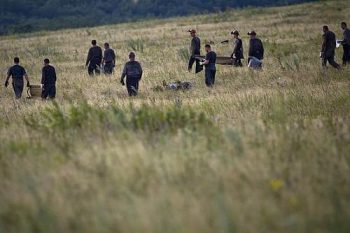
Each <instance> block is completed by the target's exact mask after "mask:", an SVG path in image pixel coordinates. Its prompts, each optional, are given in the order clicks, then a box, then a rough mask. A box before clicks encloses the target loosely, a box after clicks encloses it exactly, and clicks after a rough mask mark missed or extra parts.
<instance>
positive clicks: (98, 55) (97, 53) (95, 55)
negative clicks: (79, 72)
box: [86, 46, 102, 66]
mask: <svg viewBox="0 0 350 233" xmlns="http://www.w3.org/2000/svg"><path fill="white" fill-rule="evenodd" d="M101 63H102V49H101V48H100V47H99V46H93V47H91V48H90V50H89V53H88V56H87V59H86V66H87V65H89V64H90V65H100V64H101Z"/></svg>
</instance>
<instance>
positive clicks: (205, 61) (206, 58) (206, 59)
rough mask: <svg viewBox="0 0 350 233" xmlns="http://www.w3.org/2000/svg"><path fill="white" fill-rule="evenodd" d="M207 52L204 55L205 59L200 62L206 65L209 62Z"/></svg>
mask: <svg viewBox="0 0 350 233" xmlns="http://www.w3.org/2000/svg"><path fill="white" fill-rule="evenodd" d="M209 59H210V58H209V53H208V54H207V55H206V56H205V60H204V61H203V62H202V65H208V64H209Z"/></svg>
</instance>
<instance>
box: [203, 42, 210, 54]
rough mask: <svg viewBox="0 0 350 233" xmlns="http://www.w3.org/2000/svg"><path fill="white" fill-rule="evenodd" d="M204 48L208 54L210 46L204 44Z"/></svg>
mask: <svg viewBox="0 0 350 233" xmlns="http://www.w3.org/2000/svg"><path fill="white" fill-rule="evenodd" d="M204 48H205V51H206V52H207V53H209V52H210V51H211V46H210V44H206V45H205V47H204Z"/></svg>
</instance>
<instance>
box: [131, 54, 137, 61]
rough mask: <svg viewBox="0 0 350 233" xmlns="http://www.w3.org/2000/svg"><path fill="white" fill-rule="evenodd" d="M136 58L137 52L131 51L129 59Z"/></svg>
mask: <svg viewBox="0 0 350 233" xmlns="http://www.w3.org/2000/svg"><path fill="white" fill-rule="evenodd" d="M135 58H136V54H135V53H134V52H130V53H129V59H130V61H135Z"/></svg>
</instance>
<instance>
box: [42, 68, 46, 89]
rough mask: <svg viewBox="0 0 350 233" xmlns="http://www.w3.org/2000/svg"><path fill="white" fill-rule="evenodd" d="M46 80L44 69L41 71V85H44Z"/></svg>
mask: <svg viewBox="0 0 350 233" xmlns="http://www.w3.org/2000/svg"><path fill="white" fill-rule="evenodd" d="M45 79H46V75H45V70H44V68H42V70H41V84H42V85H44V83H45Z"/></svg>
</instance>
